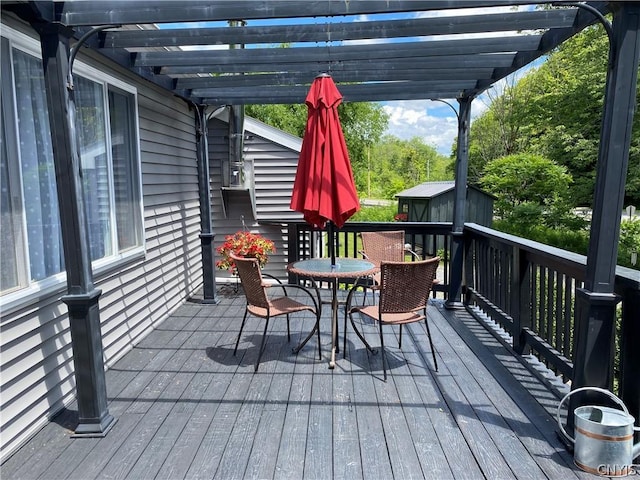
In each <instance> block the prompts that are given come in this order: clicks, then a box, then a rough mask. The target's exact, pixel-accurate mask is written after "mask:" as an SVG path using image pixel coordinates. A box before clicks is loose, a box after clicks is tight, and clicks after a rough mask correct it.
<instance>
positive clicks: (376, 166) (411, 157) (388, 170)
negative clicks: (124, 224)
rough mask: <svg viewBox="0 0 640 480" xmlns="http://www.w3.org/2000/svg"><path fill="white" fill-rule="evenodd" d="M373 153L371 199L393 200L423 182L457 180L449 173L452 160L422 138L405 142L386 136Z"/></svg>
mask: <svg viewBox="0 0 640 480" xmlns="http://www.w3.org/2000/svg"><path fill="white" fill-rule="evenodd" d="M373 152H374V155H373V158H372V161H371V179H372V180H371V184H372V188H371V196H372V197H374V198H393V197H394V195H395V194H396V193H398V192H400V191H402V190H404V189H406V188H409V187H413V186H415V185H418V184H419V183H422V182H426V181H436V180H450V179H452V178H453V176H452V174H451V173H450V172H449V171H448V170H447V166H448V165H449V164H451V159H449V158H447V157H445V156H444V155H440V154H439V153H438V152H437V151H436V149H435V148H434V147H432V146H430V145H426V144H425V143H424V142H423V141H422V139H421V138H418V137H414V138H412V139H411V140H401V139H399V138H396V137H394V136H391V135H386V136H384V137H383V138H382V141H381V142H380V143H379V144H377V145H376V146H375V148H374V149H373Z"/></svg>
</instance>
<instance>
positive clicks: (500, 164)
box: [480, 154, 571, 226]
mask: <svg viewBox="0 0 640 480" xmlns="http://www.w3.org/2000/svg"><path fill="white" fill-rule="evenodd" d="M480 183H481V185H482V187H483V188H484V189H485V190H486V191H487V192H489V193H491V194H493V195H495V196H496V202H495V206H494V211H495V213H496V215H497V216H499V217H500V218H502V219H503V220H508V221H511V222H515V223H524V224H529V225H536V224H538V223H543V224H545V225H547V226H553V225H554V224H556V223H557V222H558V217H562V216H564V215H566V214H567V212H568V211H569V204H568V203H567V202H566V199H565V198H564V197H563V193H565V192H567V191H568V188H569V185H570V184H571V175H569V174H568V173H567V170H566V168H565V167H563V166H560V165H557V164H556V163H554V162H553V161H552V160H549V159H547V158H545V157H542V156H540V155H529V154H516V155H508V156H506V157H501V158H497V159H495V160H491V161H490V162H489V163H488V164H487V165H486V167H485V169H484V176H483V177H482V179H481V182H480Z"/></svg>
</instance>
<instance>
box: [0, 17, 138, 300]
mask: <svg viewBox="0 0 640 480" xmlns="http://www.w3.org/2000/svg"><path fill="white" fill-rule="evenodd" d="M7 30H9V31H10V29H5V28H4V26H3V33H4V32H5V31H7ZM15 37H16V38H11V39H9V38H4V37H3V38H2V56H1V57H0V63H1V66H2V78H3V80H4V79H5V78H7V79H12V81H3V82H2V85H1V90H0V92H1V96H0V100H1V103H0V105H1V107H0V108H1V110H2V128H1V130H0V134H1V135H0V143H1V145H0V147H1V148H0V153H1V162H0V173H1V175H2V183H1V192H0V193H1V199H0V200H1V202H2V204H1V213H2V216H1V221H2V225H1V227H2V234H1V235H0V241H1V243H0V247H1V254H2V271H1V275H0V277H1V278H0V291H1V292H2V294H5V293H7V292H10V291H14V290H17V289H22V288H25V287H29V286H31V285H33V284H34V283H37V282H40V281H43V280H46V279H50V278H52V277H54V276H56V275H57V274H60V273H62V272H63V271H64V254H63V248H62V245H63V244H62V232H61V226H60V215H59V209H58V197H57V190H56V176H55V168H54V161H53V149H52V145H51V133H50V129H49V117H48V111H47V102H46V92H45V88H44V74H43V68H42V62H41V60H40V58H39V54H38V51H39V50H38V49H39V46H38V44H37V42H34V41H33V40H29V39H22V38H21V36H20V35H19V34H17V33H15ZM74 83H75V94H76V120H77V134H78V143H79V145H80V165H81V169H82V182H83V191H84V201H85V208H86V212H85V213H86V218H87V222H88V230H89V243H90V247H89V248H90V255H91V259H92V260H93V261H94V267H96V266H97V265H103V264H109V263H112V262H113V261H116V260H118V259H120V258H122V257H123V256H126V255H127V254H130V253H133V252H141V251H142V250H143V237H144V235H143V228H144V225H143V218H142V193H141V176H140V166H139V160H138V136H137V123H136V118H137V116H136V95H135V90H133V89H132V88H131V87H130V86H127V85H124V84H122V83H121V82H119V81H117V80H115V79H110V78H108V77H107V76H106V75H104V74H103V73H100V72H97V71H94V70H93V69H91V68H89V67H86V66H83V65H82V64H80V63H79V62H76V64H75V66H74ZM96 262H97V263H96Z"/></svg>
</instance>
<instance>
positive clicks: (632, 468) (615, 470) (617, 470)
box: [598, 463, 640, 477]
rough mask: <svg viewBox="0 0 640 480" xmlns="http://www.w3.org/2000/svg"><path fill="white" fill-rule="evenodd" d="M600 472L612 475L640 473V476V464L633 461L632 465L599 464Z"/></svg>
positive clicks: (621, 475) (620, 475)
mask: <svg viewBox="0 0 640 480" xmlns="http://www.w3.org/2000/svg"><path fill="white" fill-rule="evenodd" d="M598 473H599V474H600V475H606V476H611V477H623V476H627V475H639V476H640V464H637V463H632V464H631V465H626V464H623V465H617V464H609V463H603V464H600V465H598Z"/></svg>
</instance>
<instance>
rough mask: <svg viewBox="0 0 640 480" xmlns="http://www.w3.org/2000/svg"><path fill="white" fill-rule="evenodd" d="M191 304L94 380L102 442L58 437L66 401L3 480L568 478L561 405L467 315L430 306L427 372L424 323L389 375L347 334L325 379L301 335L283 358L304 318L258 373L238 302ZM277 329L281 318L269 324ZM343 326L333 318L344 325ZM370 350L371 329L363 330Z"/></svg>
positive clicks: (225, 296)
mask: <svg viewBox="0 0 640 480" xmlns="http://www.w3.org/2000/svg"><path fill="white" fill-rule="evenodd" d="M219 298H220V300H221V302H220V304H219V305H204V304H199V303H197V301H194V302H188V303H186V304H185V305H183V306H182V307H181V308H180V309H179V310H178V311H176V312H175V313H174V314H173V315H172V316H171V317H170V318H169V319H168V320H166V321H165V322H164V323H163V324H162V325H160V327H159V328H158V329H157V330H155V331H154V332H152V333H151V334H150V335H149V336H148V337H146V338H145V340H144V341H142V342H141V343H140V344H139V345H138V346H136V347H135V348H134V349H133V350H132V351H131V352H129V353H128V354H127V355H126V356H125V357H123V358H122V359H121V360H119V361H118V362H117V363H116V364H115V365H113V366H112V368H110V369H109V370H108V372H107V392H108V396H109V402H110V403H109V411H110V413H111V414H112V415H113V416H114V417H115V418H116V419H117V422H116V423H115V425H114V427H113V429H112V430H111V431H110V432H109V434H108V435H107V436H106V437H105V438H83V439H71V438H70V435H71V433H72V430H71V429H72V428H73V427H74V426H75V420H74V418H75V417H76V416H77V413H76V412H74V410H73V408H74V407H73V406H71V407H70V408H69V409H68V410H65V411H64V412H62V413H61V414H60V415H58V416H57V417H56V418H55V419H54V421H52V422H51V423H49V424H48V425H47V426H46V427H45V428H44V429H42V430H41V431H40V432H39V433H38V434H37V435H36V436H35V437H34V438H33V439H32V440H31V441H30V442H29V443H28V444H26V445H25V446H24V447H23V448H22V449H20V450H19V451H18V452H16V453H15V454H14V455H13V456H12V457H11V458H9V459H8V460H7V461H6V462H5V463H4V465H2V470H1V473H2V478H3V479H19V478H24V479H37V478H40V479H68V478H69V479H71V478H74V479H82V480H87V479H94V478H129V479H147V478H148V479H152V478H155V479H182V478H218V479H224V480H227V479H233V478H260V479H263V478H274V479H284V478H289V479H303V478H305V479H306V478H318V479H330V478H336V479H343V478H346V479H349V480H355V479H360V478H367V479H401V478H402V479H404V478H428V479H436V478H437V479H449V478H455V479H462V478H468V479H478V478H487V479H492V480H493V479H508V478H527V479H543V478H550V479H562V480H565V479H571V478H595V477H592V476H590V475H587V474H585V473H583V472H581V471H580V470H578V469H577V468H576V467H574V466H573V462H572V457H571V455H570V454H569V453H567V452H566V451H565V449H564V447H563V446H562V444H561V443H560V441H559V440H558V439H557V437H556V422H555V420H554V416H553V415H554V412H555V408H556V407H557V404H558V401H559V399H558V397H557V396H556V395H554V394H553V393H552V392H551V391H550V390H549V389H548V388H547V387H546V386H545V385H544V384H543V383H542V382H540V381H539V380H538V379H537V378H536V377H534V376H532V375H531V374H530V372H529V371H528V370H527V369H526V368H524V366H523V365H522V363H521V362H520V361H519V360H518V359H517V358H516V357H514V356H513V355H512V354H511V353H510V352H509V351H508V350H507V349H506V348H505V347H503V346H502V344H501V343H500V342H498V341H497V340H496V339H495V338H494V336H493V335H491V334H490V333H488V332H487V330H486V329H485V328H484V327H483V326H481V325H480V324H478V323H477V321H475V320H474V319H473V318H472V317H471V316H469V315H468V314H467V313H466V312H464V311H455V312H453V311H447V310H445V309H444V308H443V303H442V302H441V301H440V300H434V301H433V304H432V305H430V307H429V317H430V322H431V324H430V325H431V326H432V335H433V337H434V344H435V347H436V351H437V355H438V364H439V367H440V370H439V372H434V371H433V370H432V364H431V352H430V351H429V350H428V345H429V343H428V341H427V338H426V332H425V331H424V325H421V324H413V325H411V326H409V328H407V329H406V333H405V338H404V339H403V348H402V351H400V350H398V349H397V339H396V338H393V337H395V335H396V333H397V332H394V331H393V330H392V329H388V333H387V334H388V335H389V339H385V345H386V346H387V349H388V350H387V352H388V358H389V360H390V375H389V379H388V381H387V382H386V383H384V382H383V381H382V365H381V358H380V355H370V354H368V353H367V351H366V350H365V348H364V346H363V345H362V344H361V343H360V341H359V340H358V339H357V337H356V336H355V334H354V333H353V332H352V331H349V334H348V344H347V345H348V346H347V350H348V351H347V358H343V356H342V353H340V355H339V356H338V361H337V365H336V368H335V369H334V370H329V369H328V368H327V361H328V356H329V342H330V333H329V320H328V312H325V314H324V318H323V326H322V344H323V345H322V348H323V361H319V360H318V358H317V348H316V341H315V339H312V340H311V341H310V342H309V343H308V344H307V346H306V347H305V348H304V349H303V350H302V351H301V352H300V353H299V354H298V355H293V354H292V353H291V347H292V346H294V345H295V344H297V342H298V341H299V340H300V338H302V337H303V336H304V335H305V334H306V333H307V332H308V331H309V329H310V328H311V326H312V324H313V320H312V318H311V317H309V318H307V319H302V320H295V321H293V322H292V328H293V330H292V339H291V344H289V343H288V342H287V336H286V325H285V323H284V321H274V322H273V325H272V327H271V329H270V336H269V339H268V342H267V348H266V350H265V352H264V355H263V359H262V363H261V365H260V369H259V371H258V372H257V373H256V374H254V373H253V363H254V361H255V355H256V354H257V348H258V345H259V338H260V328H261V323H260V322H259V321H258V320H257V319H250V320H249V321H248V323H247V326H246V327H245V332H243V338H242V340H241V343H240V348H239V350H238V355H237V356H235V357H234V356H233V347H234V342H235V338H236V336H237V333H238V329H239V326H240V321H241V318H242V313H243V310H244V296H243V295H242V294H241V293H240V294H234V293H233V292H232V291H231V289H227V288H226V287H223V288H222V289H221V293H220V295H219ZM278 320H279V319H278ZM341 326H342V325H341ZM363 331H364V332H365V334H366V336H367V338H368V339H369V340H370V341H371V343H372V344H373V345H374V346H376V345H377V344H378V343H379V339H378V338H377V330H376V327H375V326H374V325H372V324H365V325H363Z"/></svg>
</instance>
